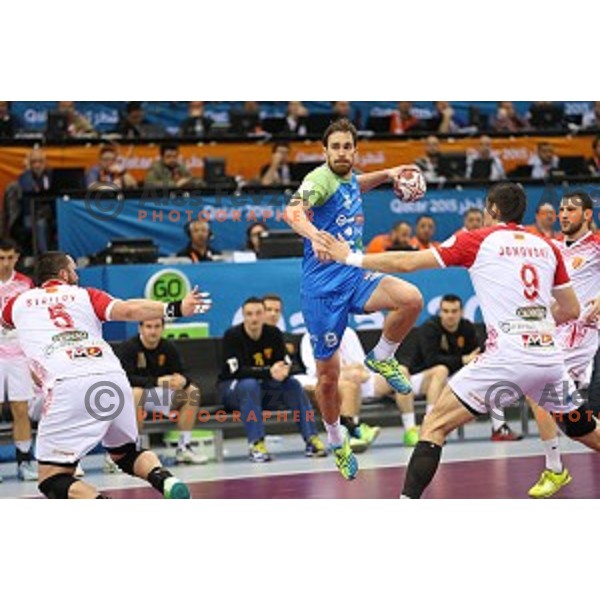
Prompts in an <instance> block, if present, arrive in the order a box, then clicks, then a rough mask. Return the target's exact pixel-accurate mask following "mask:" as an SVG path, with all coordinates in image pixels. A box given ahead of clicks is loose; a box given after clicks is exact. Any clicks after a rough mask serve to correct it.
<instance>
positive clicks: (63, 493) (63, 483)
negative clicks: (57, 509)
mask: <svg viewBox="0 0 600 600" xmlns="http://www.w3.org/2000/svg"><path fill="white" fill-rule="evenodd" d="M76 482H77V479H75V477H73V476H72V475H69V474H67V473H59V474H58V475H52V477H48V478H47V479H44V481H42V482H40V484H39V485H38V490H40V492H42V494H44V496H46V498H49V499H50V500H67V499H68V498H69V488H70V487H71V486H72V485H73V484H74V483H76Z"/></svg>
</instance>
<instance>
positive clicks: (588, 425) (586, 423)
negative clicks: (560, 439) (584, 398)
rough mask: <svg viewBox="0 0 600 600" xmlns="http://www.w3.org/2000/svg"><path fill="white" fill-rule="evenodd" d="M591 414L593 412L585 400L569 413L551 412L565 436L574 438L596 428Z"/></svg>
mask: <svg viewBox="0 0 600 600" xmlns="http://www.w3.org/2000/svg"><path fill="white" fill-rule="evenodd" d="M593 415H594V412H593V410H592V409H591V407H589V405H588V404H587V402H586V403H585V404H584V405H583V406H580V407H579V408H577V409H576V410H573V411H571V412H570V413H565V414H557V413H553V414H552V416H553V417H554V420H555V421H556V424H557V425H558V427H559V428H560V430H561V431H562V432H563V433H564V434H565V435H566V436H568V437H570V438H575V439H576V438H580V437H584V436H586V435H588V434H590V433H592V432H593V431H594V430H595V429H596V420H595V419H594V416H593Z"/></svg>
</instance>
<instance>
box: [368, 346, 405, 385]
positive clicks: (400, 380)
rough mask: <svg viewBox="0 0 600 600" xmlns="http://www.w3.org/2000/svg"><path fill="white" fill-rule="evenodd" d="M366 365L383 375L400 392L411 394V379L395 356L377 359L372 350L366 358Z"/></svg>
mask: <svg viewBox="0 0 600 600" xmlns="http://www.w3.org/2000/svg"><path fill="white" fill-rule="evenodd" d="M365 366H366V367H367V368H368V369H370V370H371V371H373V373H378V374H379V375H381V376H382V377H383V378H384V379H385V380H386V381H387V382H388V383H389V384H390V385H391V386H392V387H393V388H394V389H395V390H396V391H397V392H398V393H399V394H410V393H411V392H412V386H411V385H410V381H409V380H408V379H407V378H406V377H405V376H404V373H402V370H401V369H400V364H399V363H398V361H397V360H396V359H395V358H388V359H387V360H376V358H375V355H374V354H373V352H372V351H371V352H369V354H367V358H365Z"/></svg>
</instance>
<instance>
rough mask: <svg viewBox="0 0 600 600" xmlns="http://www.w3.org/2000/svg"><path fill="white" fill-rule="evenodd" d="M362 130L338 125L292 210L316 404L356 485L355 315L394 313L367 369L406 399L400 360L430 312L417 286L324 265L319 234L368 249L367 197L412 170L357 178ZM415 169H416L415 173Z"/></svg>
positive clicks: (289, 210)
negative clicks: (346, 338)
mask: <svg viewBox="0 0 600 600" xmlns="http://www.w3.org/2000/svg"><path fill="white" fill-rule="evenodd" d="M356 144H357V133H356V128H355V127H354V125H352V123H350V121H348V120H347V119H341V120H339V121H336V122H334V123H333V124H331V125H330V126H329V127H328V128H327V130H326V131H325V134H324V136H323V150H324V153H325V157H326V160H327V162H326V163H325V164H324V165H322V166H321V167H319V168H317V169H315V170H314V171H313V172H312V173H310V174H309V175H308V176H307V177H306V179H305V180H304V182H303V183H302V186H301V187H300V189H299V190H298V192H297V193H296V194H295V196H294V198H293V199H292V201H291V202H290V204H289V205H288V208H287V211H286V216H287V220H288V223H289V224H290V225H291V227H292V228H293V229H294V230H295V231H296V232H297V233H298V234H300V235H302V236H303V237H304V238H305V244H304V264H303V277H302V289H301V296H302V312H303V314H304V320H305V323H306V327H307V329H308V332H309V333H310V336H311V338H310V339H311V342H312V346H313V351H314V356H315V359H316V361H317V378H318V383H317V388H316V392H315V395H316V399H317V403H318V405H319V408H320V410H321V414H322V416H323V422H324V425H325V429H326V430H327V437H328V441H329V445H330V447H331V450H332V451H333V454H334V458H335V461H336V465H337V467H338V469H339V471H340V473H341V474H342V475H343V477H344V478H346V479H354V478H355V477H356V475H357V473H358V463H357V461H356V458H355V457H354V455H353V454H352V450H351V448H350V443H349V441H348V434H347V432H346V431H345V430H344V428H343V427H342V425H341V424H340V404H341V398H340V396H339V392H338V380H339V376H340V358H339V352H338V349H339V346H340V343H341V339H342V336H343V334H344V331H345V329H346V326H347V325H348V317H349V315H350V314H351V313H353V314H362V313H371V312H375V311H379V310H389V311H390V313H389V314H388V316H387V319H386V321H385V325H384V328H383V335H382V337H381V340H380V341H379V343H378V344H377V346H376V347H375V348H374V350H373V351H372V352H370V353H369V354H368V355H367V359H366V361H365V364H366V365H367V367H369V369H371V370H372V371H374V372H375V373H379V374H380V375H382V376H383V377H385V379H386V380H387V381H388V382H389V383H390V385H391V386H392V387H393V388H394V389H395V390H396V391H397V392H399V393H401V394H407V393H409V392H410V391H411V387H410V382H409V381H408V380H407V379H406V377H405V376H404V374H403V373H402V371H401V370H400V368H399V365H398V363H397V361H396V359H395V358H394V355H395V353H396V350H397V349H398V347H399V345H400V343H401V342H402V340H403V339H404V338H405V337H406V335H407V333H408V332H409V331H410V329H411V328H412V326H413V324H414V323H415V321H416V319H417V317H418V315H419V313H420V312H421V310H422V307H423V299H422V297H421V294H420V293H419V291H418V290H417V288H416V287H414V286H413V285H411V284H409V283H407V282H405V281H400V280H398V279H396V278H393V277H384V276H383V275H382V274H379V273H372V272H368V271H364V270H358V269H352V268H349V267H347V266H345V265H339V264H335V263H332V262H326V261H325V262H324V260H325V259H326V255H325V254H324V252H323V249H322V247H321V246H320V245H319V243H318V241H317V240H318V233H319V230H325V231H328V232H330V233H331V234H333V235H336V236H337V235H341V236H343V238H344V239H345V240H347V241H348V243H349V244H350V245H351V247H352V248H354V249H356V250H362V248H363V241H362V235H363V225H364V215H363V207H362V199H361V193H363V192H366V191H368V190H370V189H373V188H375V187H377V186H379V185H381V184H383V183H386V182H390V181H393V180H394V179H395V178H396V177H398V176H399V174H400V173H401V172H402V171H403V170H404V169H406V168H407V167H397V168H395V169H388V170H383V171H376V172H374V173H366V174H363V175H358V176H357V175H355V174H354V172H353V168H354V165H355V163H356V157H357V146H356ZM411 168H413V169H414V168H415V167H411Z"/></svg>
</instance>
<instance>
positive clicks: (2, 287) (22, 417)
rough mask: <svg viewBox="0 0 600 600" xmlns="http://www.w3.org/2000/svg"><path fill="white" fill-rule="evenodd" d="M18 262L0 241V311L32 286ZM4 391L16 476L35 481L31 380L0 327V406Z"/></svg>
mask: <svg viewBox="0 0 600 600" xmlns="http://www.w3.org/2000/svg"><path fill="white" fill-rule="evenodd" d="M18 260H19V250H18V247H17V245H16V243H15V242H13V241H12V240H2V241H0V311H1V310H2V308H3V307H4V306H5V305H6V304H7V303H8V301H9V300H10V299H11V298H12V297H13V296H16V295H17V294H20V293H21V292H24V291H26V290H29V289H31V288H32V287H33V282H32V281H31V279H29V277H26V276H25V275H23V274H22V273H18V272H17V271H15V266H16V264H17V262H18ZM5 392H6V393H7V394H6V395H7V396H8V401H9V403H10V410H11V412H12V417H13V439H14V442H15V447H16V454H17V456H16V458H17V476H18V478H19V479H22V480H23V481H35V480H36V479H37V471H36V469H35V467H34V465H33V464H32V460H33V457H32V455H31V422H30V421H29V403H30V402H31V401H32V400H33V381H32V380H31V374H30V372H29V367H28V366H27V359H26V358H25V355H24V354H23V351H22V350H21V348H20V346H19V342H18V340H17V336H16V334H15V333H14V331H11V330H9V329H7V328H6V327H4V326H2V325H1V324H0V403H2V402H3V401H4V397H5ZM1 481H2V477H0V482H1Z"/></svg>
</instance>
